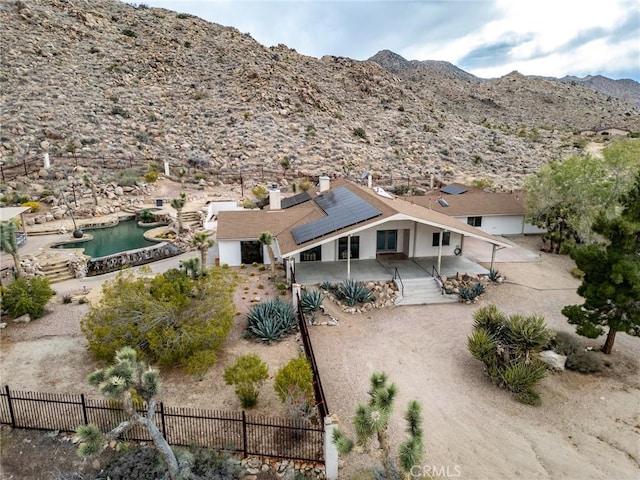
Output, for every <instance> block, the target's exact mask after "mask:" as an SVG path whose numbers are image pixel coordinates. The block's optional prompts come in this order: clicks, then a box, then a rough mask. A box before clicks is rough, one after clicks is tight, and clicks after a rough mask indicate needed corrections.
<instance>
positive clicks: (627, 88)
mask: <svg viewBox="0 0 640 480" xmlns="http://www.w3.org/2000/svg"><path fill="white" fill-rule="evenodd" d="M560 81H561V82H564V83H570V84H572V85H584V86H585V87H588V88H590V89H592V90H595V91H596V92H600V93H602V94H604V95H607V97H614V98H617V99H619V100H622V101H624V102H627V103H629V104H631V105H635V106H636V107H640V83H638V82H636V81H635V80H631V79H629V78H624V79H621V80H612V79H610V78H607V77H603V76H602V75H587V76H586V77H583V78H579V77H574V76H569V75H567V76H566V77H562V78H561V79H560Z"/></svg>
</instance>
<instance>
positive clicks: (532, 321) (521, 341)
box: [506, 314, 554, 362]
mask: <svg viewBox="0 0 640 480" xmlns="http://www.w3.org/2000/svg"><path fill="white" fill-rule="evenodd" d="M553 335H554V334H553V331H551V330H549V329H548V328H547V327H546V326H545V324H544V318H543V317H541V316H539V315H532V316H529V317H525V316H524V315H518V314H514V315H511V316H509V321H508V322H507V323H506V337H507V339H508V341H509V343H510V344H512V345H515V346H516V348H517V349H518V351H519V353H520V354H521V355H523V356H524V358H525V361H527V362H528V361H529V357H530V352H531V351H537V350H541V349H542V348H544V347H545V346H547V345H548V344H549V342H550V341H551V340H552V339H553Z"/></svg>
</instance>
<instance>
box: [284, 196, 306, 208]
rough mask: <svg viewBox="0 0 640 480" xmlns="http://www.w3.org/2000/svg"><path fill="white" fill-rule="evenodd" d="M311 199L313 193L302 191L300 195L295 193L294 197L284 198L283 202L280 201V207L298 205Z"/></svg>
mask: <svg viewBox="0 0 640 480" xmlns="http://www.w3.org/2000/svg"><path fill="white" fill-rule="evenodd" d="M309 200H311V195H309V194H308V193H307V192H302V193H299V194H298V195H294V196H293V197H287V198H283V199H282V202H280V208H283V209H286V208H291V207H295V206H296V205H300V204H301V203H305V202H308V201H309Z"/></svg>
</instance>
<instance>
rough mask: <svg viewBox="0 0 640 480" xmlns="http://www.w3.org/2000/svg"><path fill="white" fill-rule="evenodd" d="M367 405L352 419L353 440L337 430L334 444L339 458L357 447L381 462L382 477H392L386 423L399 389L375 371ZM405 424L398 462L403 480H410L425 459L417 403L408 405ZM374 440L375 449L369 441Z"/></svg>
mask: <svg viewBox="0 0 640 480" xmlns="http://www.w3.org/2000/svg"><path fill="white" fill-rule="evenodd" d="M370 382H371V388H370V390H369V403H368V404H362V403H361V404H359V405H358V406H357V407H356V412H355V415H354V416H353V426H354V429H355V432H356V439H355V441H354V440H352V439H350V438H348V437H347V436H346V434H345V433H344V432H343V431H342V430H340V429H335V430H334V431H333V438H332V440H333V443H334V444H335V446H336V448H337V450H338V453H339V454H340V455H348V454H350V453H351V452H352V451H353V449H354V447H355V446H356V445H357V446H359V447H362V448H364V449H365V451H366V452H367V453H369V454H370V455H371V456H373V457H374V458H376V459H377V460H379V461H380V462H381V463H382V466H383V468H384V474H385V477H386V478H387V479H388V480H391V479H393V478H395V473H394V472H395V471H396V469H395V463H394V459H393V456H392V453H391V442H390V439H389V433H388V428H389V421H390V419H391V416H392V414H393V411H394V402H395V398H396V395H397V392H398V389H397V387H396V385H395V384H394V383H392V384H387V375H386V374H385V373H383V372H376V373H373V374H372V375H371V379H370ZM404 418H405V420H406V422H407V429H406V431H407V434H408V438H407V439H406V440H405V441H404V442H402V443H401V444H400V446H399V448H398V460H399V464H400V468H401V469H402V472H403V474H404V475H405V478H411V469H412V467H413V466H415V465H419V464H420V462H421V461H422V459H423V456H424V439H423V433H422V412H421V406H420V404H419V403H418V402H416V401H411V402H409V406H408V408H407V412H406V414H405V416H404ZM373 440H376V441H377V448H374V447H373V446H372V441H373Z"/></svg>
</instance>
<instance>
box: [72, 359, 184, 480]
mask: <svg viewBox="0 0 640 480" xmlns="http://www.w3.org/2000/svg"><path fill="white" fill-rule="evenodd" d="M87 380H88V382H89V383H90V384H91V385H93V386H94V387H97V388H98V390H99V391H100V393H101V394H102V395H104V396H105V397H106V398H107V399H109V400H115V401H117V402H118V403H119V405H120V406H121V408H122V410H123V412H124V413H125V415H126V417H127V419H126V420H124V421H122V422H120V423H119V424H118V425H117V426H116V427H115V428H113V429H112V430H111V431H109V432H108V433H106V434H103V433H102V432H101V431H100V429H99V428H98V426H97V425H95V424H93V423H90V424H88V425H82V426H79V427H78V428H77V429H76V433H77V436H78V439H79V440H80V446H79V447H78V452H79V454H80V455H81V456H83V457H91V456H93V455H96V454H98V453H99V452H100V451H101V450H102V445H103V444H104V441H105V439H106V440H116V439H118V438H120V437H121V436H122V435H124V434H125V433H126V432H127V431H128V430H130V429H131V428H133V427H135V426H136V425H140V426H142V427H143V428H145V429H146V430H147V431H148V432H149V435H150V436H151V439H152V441H153V444H154V446H155V448H156V449H157V450H158V452H160V454H161V455H162V458H163V459H164V461H165V463H166V467H167V473H168V475H169V478H170V479H171V480H176V479H178V478H179V475H180V473H181V472H180V466H179V465H178V460H177V458H176V455H175V453H174V452H173V450H171V447H170V446H169V443H168V442H167V440H166V439H165V438H164V436H163V435H162V432H161V431H160V429H159V428H158V426H157V425H156V422H155V413H156V398H157V396H158V393H159V392H160V375H159V373H158V371H157V370H155V369H153V368H150V367H148V366H147V365H145V364H144V363H143V362H140V361H138V358H137V354H136V351H135V350H134V349H133V348H131V347H123V348H121V349H120V350H118V352H117V353H116V355H115V359H114V362H113V364H112V365H110V366H109V367H107V368H103V369H100V370H96V371H95V372H93V373H91V374H90V375H89V376H88V378H87ZM134 395H135V396H139V397H140V398H142V400H144V402H145V404H146V411H145V412H144V413H140V412H139V407H140V404H139V403H138V402H136V401H135V400H134Z"/></svg>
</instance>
